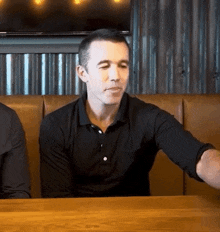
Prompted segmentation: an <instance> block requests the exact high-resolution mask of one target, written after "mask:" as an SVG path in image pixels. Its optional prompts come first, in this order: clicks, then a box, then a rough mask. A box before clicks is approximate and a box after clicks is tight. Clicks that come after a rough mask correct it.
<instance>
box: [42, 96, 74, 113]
mask: <svg viewBox="0 0 220 232" xmlns="http://www.w3.org/2000/svg"><path fill="white" fill-rule="evenodd" d="M43 98H44V116H46V115H47V114H49V113H51V112H53V111H55V110H57V109H59V108H61V107H62V106H64V105H67V104H68V103H70V102H73V101H75V100H76V99H78V98H79V96H78V95H62V96H58V95H44V96H43Z"/></svg>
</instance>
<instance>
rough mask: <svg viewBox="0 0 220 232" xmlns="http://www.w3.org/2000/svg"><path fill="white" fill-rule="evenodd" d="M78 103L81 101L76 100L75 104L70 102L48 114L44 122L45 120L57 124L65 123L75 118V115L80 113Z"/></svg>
mask: <svg viewBox="0 0 220 232" xmlns="http://www.w3.org/2000/svg"><path fill="white" fill-rule="evenodd" d="M78 101H79V99H76V100H74V101H73V102H70V103H68V104H66V105H64V106H62V107H60V108H58V109H56V110H54V111H53V112H51V113H49V114H47V115H46V116H45V117H44V119H43V121H45V120H52V121H57V122H65V120H67V118H69V117H70V116H73V115H74V114H77V112H78Z"/></svg>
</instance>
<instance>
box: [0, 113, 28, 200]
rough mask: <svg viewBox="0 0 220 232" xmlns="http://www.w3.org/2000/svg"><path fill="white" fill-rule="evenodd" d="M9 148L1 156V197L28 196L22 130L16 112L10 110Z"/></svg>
mask: <svg viewBox="0 0 220 232" xmlns="http://www.w3.org/2000/svg"><path fill="white" fill-rule="evenodd" d="M7 140H8V142H7V143H10V147H11V149H10V150H9V151H8V152H6V153H5V154H4V155H3V158H2V170H1V175H2V191H1V195H2V197H1V198H4V199H5V198H29V197H30V177H29V171H28V162H27V154H26V144H25V136H24V131H23V128H22V125H21V122H20V120H19V118H18V116H17V114H16V113H15V112H14V111H12V116H11V128H10V133H9V136H8V139H7Z"/></svg>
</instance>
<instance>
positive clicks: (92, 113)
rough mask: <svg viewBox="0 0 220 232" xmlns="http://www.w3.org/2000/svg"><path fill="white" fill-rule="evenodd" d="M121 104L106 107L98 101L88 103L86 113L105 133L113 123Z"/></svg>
mask: <svg viewBox="0 0 220 232" xmlns="http://www.w3.org/2000/svg"><path fill="white" fill-rule="evenodd" d="M119 105H120V104H116V105H105V104H102V103H101V102H100V101H99V100H98V99H97V100H90V99H87V101H86V113H87V115H88V117H89V119H90V121H91V123H93V124H94V125H96V126H98V127H100V128H101V129H102V130H103V131H104V132H105V130H106V129H107V127H108V126H109V125H110V124H112V123H113V121H114V119H115V116H116V114H117V112H118V109H119Z"/></svg>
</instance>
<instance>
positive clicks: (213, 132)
mask: <svg viewBox="0 0 220 232" xmlns="http://www.w3.org/2000/svg"><path fill="white" fill-rule="evenodd" d="M184 127H185V128H186V129H187V130H189V131H190V132H191V133H192V134H193V135H194V136H195V137H196V138H198V139H199V140H200V141H202V142H208V143H211V144H213V145H214V146H215V147H216V149H218V150H220V95H219V94H213V95H186V96H184ZM185 192H186V194H190V195H192V194H198V195H201V194H218V195H220V190H216V189H214V188H212V187H210V186H208V185H207V184H205V183H201V182H197V181H195V180H194V179H192V178H190V177H188V175H186V176H185Z"/></svg>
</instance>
